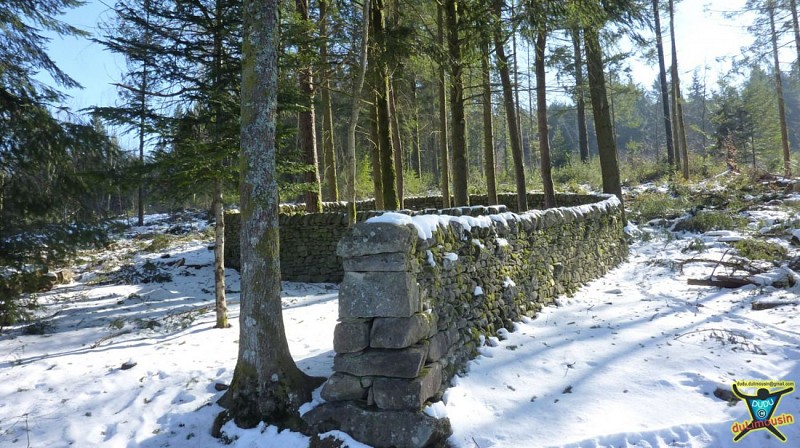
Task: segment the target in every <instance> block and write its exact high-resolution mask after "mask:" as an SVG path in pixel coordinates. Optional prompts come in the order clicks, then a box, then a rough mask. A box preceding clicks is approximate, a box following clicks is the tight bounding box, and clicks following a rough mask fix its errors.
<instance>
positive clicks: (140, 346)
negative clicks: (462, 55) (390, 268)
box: [0, 216, 800, 448]
mask: <svg viewBox="0 0 800 448" xmlns="http://www.w3.org/2000/svg"><path fill="white" fill-rule="evenodd" d="M764 218H765V216H759V219H761V220H762V221H763V220H764ZM781 218H784V219H785V217H781ZM157 222H158V220H154V221H153V223H151V225H150V226H148V227H145V228H138V229H135V231H134V232H131V233H129V234H128V236H129V237H132V236H135V235H136V234H137V233H138V234H141V233H144V232H150V231H153V230H154V229H157V227H154V226H157V225H158V224H157ZM648 232H649V231H648ZM696 238H700V239H701V240H702V241H703V242H704V246H705V251H704V252H703V253H696V252H691V251H689V252H687V251H686V248H687V246H688V245H689V244H690V242H694V247H697V240H696ZM726 239H731V235H729V234H727V233H724V232H722V233H719V232H717V233H711V234H708V235H705V236H697V235H683V236H678V237H677V238H676V237H675V236H674V235H673V234H670V233H667V232H664V231H652V236H651V238H649V239H647V241H642V240H640V241H638V242H636V243H635V244H633V245H632V247H631V254H630V258H629V261H628V262H626V263H624V264H622V265H621V266H619V267H618V268H616V269H614V270H613V271H612V272H610V273H609V274H608V275H607V276H605V277H604V278H602V279H598V280H596V281H594V282H592V283H590V284H588V285H586V286H585V287H584V288H582V289H581V290H580V291H579V292H578V293H576V294H575V295H574V296H573V297H562V298H560V299H559V303H560V306H558V307H549V308H546V309H544V310H543V311H542V312H541V313H540V314H539V315H538V317H537V318H536V319H533V320H529V321H526V322H521V323H519V324H517V326H516V328H515V331H514V332H510V333H503V334H502V335H501V339H502V340H500V339H497V338H489V339H487V340H486V346H485V347H483V348H482V349H481V356H479V357H478V358H476V359H475V360H473V361H472V362H471V363H470V365H469V368H468V372H467V374H466V375H465V376H461V377H456V378H454V380H453V387H452V388H450V389H449V390H448V391H447V392H446V394H445V400H444V403H438V404H436V405H434V406H433V407H432V408H431V409H429V412H430V413H433V414H438V415H447V416H448V417H449V418H450V420H451V422H452V425H453V429H454V435H453V436H452V437H451V439H450V443H451V444H452V445H453V446H455V447H465V448H466V447H470V448H472V447H479V448H488V447H498V448H499V447H521V448H525V447H549V446H578V447H600V446H602V447H668V446H669V447H673V446H679V447H734V446H737V447H771V446H798V444H800V423H797V422H795V423H794V424H792V425H788V426H781V427H780V428H779V429H780V431H781V432H782V433H783V434H785V435H786V437H787V439H788V445H783V444H781V442H779V441H778V440H777V438H775V437H774V436H773V435H771V434H770V433H769V432H767V431H766V430H759V431H755V432H753V433H751V434H749V435H747V436H746V437H745V438H744V439H743V440H742V441H740V442H739V443H734V442H733V440H732V433H731V430H730V428H731V425H732V424H733V423H734V422H741V421H743V420H745V419H749V414H748V412H747V409H746V407H745V405H744V404H743V403H741V402H740V403H738V404H736V405H735V406H729V404H728V403H727V402H726V401H723V400H721V399H719V398H717V397H716V396H715V394H714V392H715V390H717V389H720V390H724V391H730V388H731V385H732V383H733V382H734V381H736V380H790V381H798V380H800V312H798V309H797V307H796V306H783V307H779V308H773V309H767V310H762V311H753V310H751V306H750V304H751V303H752V302H753V301H780V300H797V299H798V293H799V292H800V285H795V286H794V287H793V288H791V289H786V288H774V287H772V286H766V287H756V286H746V287H743V288H740V289H735V290H724V289H719V288H713V287H705V286H688V285H687V279H688V278H702V277H704V276H707V275H708V274H710V272H711V270H712V269H714V265H711V264H702V263H690V264H686V265H685V266H684V267H683V269H682V270H681V269H679V268H678V266H677V265H676V261H678V260H685V259H689V258H692V257H697V258H706V259H717V260H718V259H720V258H721V257H722V256H723V254H724V253H726V251H728V250H729V248H728V246H726V244H725V243H724V242H720V240H723V241H724V240H726ZM734 239H735V238H734ZM146 243H147V241H140V240H139V241H137V240H134V239H125V240H123V241H121V242H120V243H119V244H118V245H117V246H116V247H115V248H114V249H113V250H111V251H107V252H102V253H98V254H95V255H94V258H93V259H91V260H87V261H86V264H85V265H83V266H82V267H81V269H79V271H81V272H83V274H82V276H81V277H80V279H79V280H78V281H76V282H73V283H71V284H68V285H63V286H59V287H57V288H56V289H54V290H53V291H51V292H48V293H42V294H40V295H39V297H38V301H39V303H40V304H43V305H45V306H44V308H43V309H42V310H40V312H39V313H40V315H41V317H42V320H41V321H40V324H39V325H38V326H34V327H30V328H29V331H28V332H34V333H35V332H43V333H44V334H43V335H39V334H26V332H25V331H23V330H24V329H23V328H21V327H16V328H11V329H6V330H5V332H4V333H3V334H2V335H0V446H2V447H42V448H49V447H62V446H64V447H66V446H74V447H167V446H168V447H192V448H195V447H207V446H221V442H220V441H218V440H217V439H214V438H212V437H211V436H210V434H209V431H210V428H211V423H212V421H213V419H214V416H216V414H217V413H218V412H220V411H221V408H219V406H217V405H216V404H215V401H216V400H217V399H218V398H219V397H220V395H221V393H222V392H219V391H217V390H216V389H215V385H216V384H217V383H225V384H227V383H228V382H229V381H230V380H231V376H232V374H233V367H234V365H235V363H236V353H237V347H236V343H237V338H238V312H239V308H238V291H239V284H238V274H237V273H236V272H235V271H231V270H228V271H227V273H226V277H227V287H228V290H229V294H228V299H229V301H230V316H231V320H232V323H233V328H230V329H225V330H221V329H214V328H212V327H213V325H214V313H213V275H212V267H211V261H212V257H213V255H212V251H210V250H208V247H207V246H208V244H209V241H203V240H192V239H190V238H183V239H182V240H181V242H180V244H179V245H177V246H173V247H170V248H169V249H167V250H164V251H159V252H155V253H143V252H140V251H133V248H134V247H136V244H138V245H139V246H138V247H141V246H142V245H145V244H146ZM126 254H130V255H126ZM180 260H183V261H180ZM146 262H149V263H146ZM145 264H146V265H147V266H148V269H149V270H146V269H143V266H144V265H145ZM125 265H134V266H136V267H137V269H136V270H135V271H134V270H130V271H126V270H125V269H126V268H124V267H123V270H122V271H121V272H123V273H125V272H128V273H129V275H128V278H129V279H131V280H135V281H142V278H141V276H139V277H136V276H135V275H133V276H132V275H130V273H131V272H138V273H142V272H146V273H149V274H152V275H157V274H168V275H169V276H171V278H172V279H171V281H166V282H163V283H153V282H150V283H134V284H119V283H120V281H119V278H121V277H116V280H115V277H114V276H113V275H111V276H109V275H106V274H98V273H95V272H99V271H103V270H107V269H108V268H109V267H110V266H125ZM724 270H725V268H724V267H722V266H719V267H716V272H717V274H719V273H722V272H723V271H724ZM162 279H163V278H162ZM283 289H284V293H283V305H284V309H283V311H284V320H285V322H286V328H287V335H288V339H289V341H290V345H291V349H292V353H293V355H294V357H295V359H296V360H297V363H298V365H299V366H300V367H301V368H302V369H303V370H305V371H307V372H308V373H310V374H312V375H320V376H328V375H330V374H331V367H332V362H333V350H332V341H333V328H334V325H335V323H336V317H337V303H336V297H337V285H333V284H302V283H284V284H283ZM317 400H319V398H317ZM778 413H789V414H792V415H793V416H795V418H800V392H794V393H791V394H789V395H786V396H785V397H784V398H783V400H782V401H781V402H780V405H779V408H778ZM776 415H777V414H776ZM224 429H225V432H226V434H227V435H228V437H230V438H233V439H236V440H235V441H234V442H233V444H232V445H233V446H236V447H241V448H244V447H248V448H249V447H282V448H292V447H306V446H307V445H308V443H309V439H308V438H307V437H305V436H303V435H301V434H297V433H291V432H289V431H283V432H280V433H279V432H278V430H277V429H276V428H274V427H263V426H262V427H259V428H256V429H251V430H240V429H237V428H235V427H234V426H232V424H228V425H227V426H226V427H225V428H224ZM334 436H335V437H337V438H339V439H340V440H343V441H344V442H345V446H350V447H362V446H364V445H362V444H359V443H357V442H355V441H353V440H352V439H350V438H349V437H347V436H346V435H343V434H341V433H335V434H334Z"/></svg>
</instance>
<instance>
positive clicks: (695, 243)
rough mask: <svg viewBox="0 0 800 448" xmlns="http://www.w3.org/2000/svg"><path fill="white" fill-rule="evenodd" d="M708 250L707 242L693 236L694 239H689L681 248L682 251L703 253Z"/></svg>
mask: <svg viewBox="0 0 800 448" xmlns="http://www.w3.org/2000/svg"><path fill="white" fill-rule="evenodd" d="M705 251H706V243H705V242H703V240H701V239H700V238H693V239H692V241H689V244H688V245H687V246H686V247H685V248H683V250H681V252H682V253H687V252H698V253H703V252H705Z"/></svg>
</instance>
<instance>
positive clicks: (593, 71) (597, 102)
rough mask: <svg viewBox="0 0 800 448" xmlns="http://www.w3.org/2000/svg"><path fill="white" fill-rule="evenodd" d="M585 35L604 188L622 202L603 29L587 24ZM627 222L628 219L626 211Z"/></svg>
mask: <svg viewBox="0 0 800 448" xmlns="http://www.w3.org/2000/svg"><path fill="white" fill-rule="evenodd" d="M583 37H584V45H585V46H586V65H587V68H588V72H589V94H590V96H591V99H592V111H593V114H592V115H594V128H595V132H596V133H597V147H598V153H599V156H600V170H601V171H602V173H603V192H604V193H609V194H613V195H616V196H617V198H619V201H620V203H622V202H623V199H622V184H621V182H620V178H619V161H618V160H617V144H616V141H615V139H614V132H613V128H612V126H611V114H610V112H609V108H608V97H607V95H606V81H605V73H604V72H603V50H602V48H600V36H599V31H598V30H597V29H594V28H585V29H584V30H583ZM623 210H624V208H623ZM623 222H625V218H624V214H623Z"/></svg>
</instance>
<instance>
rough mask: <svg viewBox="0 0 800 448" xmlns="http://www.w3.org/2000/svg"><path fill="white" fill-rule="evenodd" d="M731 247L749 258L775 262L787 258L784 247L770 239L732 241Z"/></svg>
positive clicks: (787, 253) (787, 254)
mask: <svg viewBox="0 0 800 448" xmlns="http://www.w3.org/2000/svg"><path fill="white" fill-rule="evenodd" d="M733 247H735V248H736V251H737V252H739V255H741V256H742V257H745V258H748V259H750V260H764V261H770V262H776V261H781V260H785V259H787V258H789V252H788V251H787V250H786V248H785V247H783V246H781V245H780V244H778V243H772V242H770V241H764V240H756V239H746V240H741V241H737V242H735V243H733Z"/></svg>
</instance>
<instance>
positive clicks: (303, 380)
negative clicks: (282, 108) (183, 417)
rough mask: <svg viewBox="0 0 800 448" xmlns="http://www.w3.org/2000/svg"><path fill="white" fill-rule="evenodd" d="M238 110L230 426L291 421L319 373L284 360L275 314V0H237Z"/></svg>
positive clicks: (283, 336)
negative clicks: (235, 345) (235, 334)
mask: <svg viewBox="0 0 800 448" xmlns="http://www.w3.org/2000/svg"><path fill="white" fill-rule="evenodd" d="M243 17H244V25H243V29H244V33H243V34H244V44H243V46H242V90H241V97H242V110H241V126H242V131H241V157H242V162H243V163H242V164H241V166H242V169H241V190H240V193H241V197H240V207H241V217H242V227H241V233H242V234H241V237H240V241H241V242H242V247H241V258H242V260H241V265H242V269H241V288H242V290H241V311H240V317H239V353H238V359H237V361H236V368H235V370H234V373H233V381H232V382H231V386H230V388H229V389H228V391H227V392H226V393H225V396H224V397H223V398H222V399H221V400H220V403H221V404H223V405H225V406H226V407H227V408H228V410H227V413H225V412H224V413H223V414H221V415H220V418H219V420H224V419H228V418H233V420H234V421H235V422H236V424H237V425H239V426H241V427H245V428H252V427H254V426H256V425H257V424H258V423H259V422H261V421H266V422H276V423H280V424H283V425H290V426H294V427H297V426H299V425H294V423H297V422H298V420H299V415H298V409H299V408H300V405H301V404H303V403H305V402H308V401H309V400H310V399H311V391H312V390H314V389H315V388H316V387H317V386H318V385H319V384H321V383H322V380H323V379H321V378H311V377H309V376H307V375H306V374H304V373H303V372H302V371H301V370H300V369H298V368H297V366H296V365H295V363H294V360H292V356H291V354H290V353H289V344H288V342H287V340H286V334H285V331H284V325H283V315H282V311H281V296H280V294H281V274H280V256H279V238H278V232H279V230H278V183H277V178H276V172H275V119H276V108H277V91H278V82H277V73H278V52H277V46H278V8H277V2H276V1H275V0H258V1H256V0H245V2H244V4H243Z"/></svg>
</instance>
